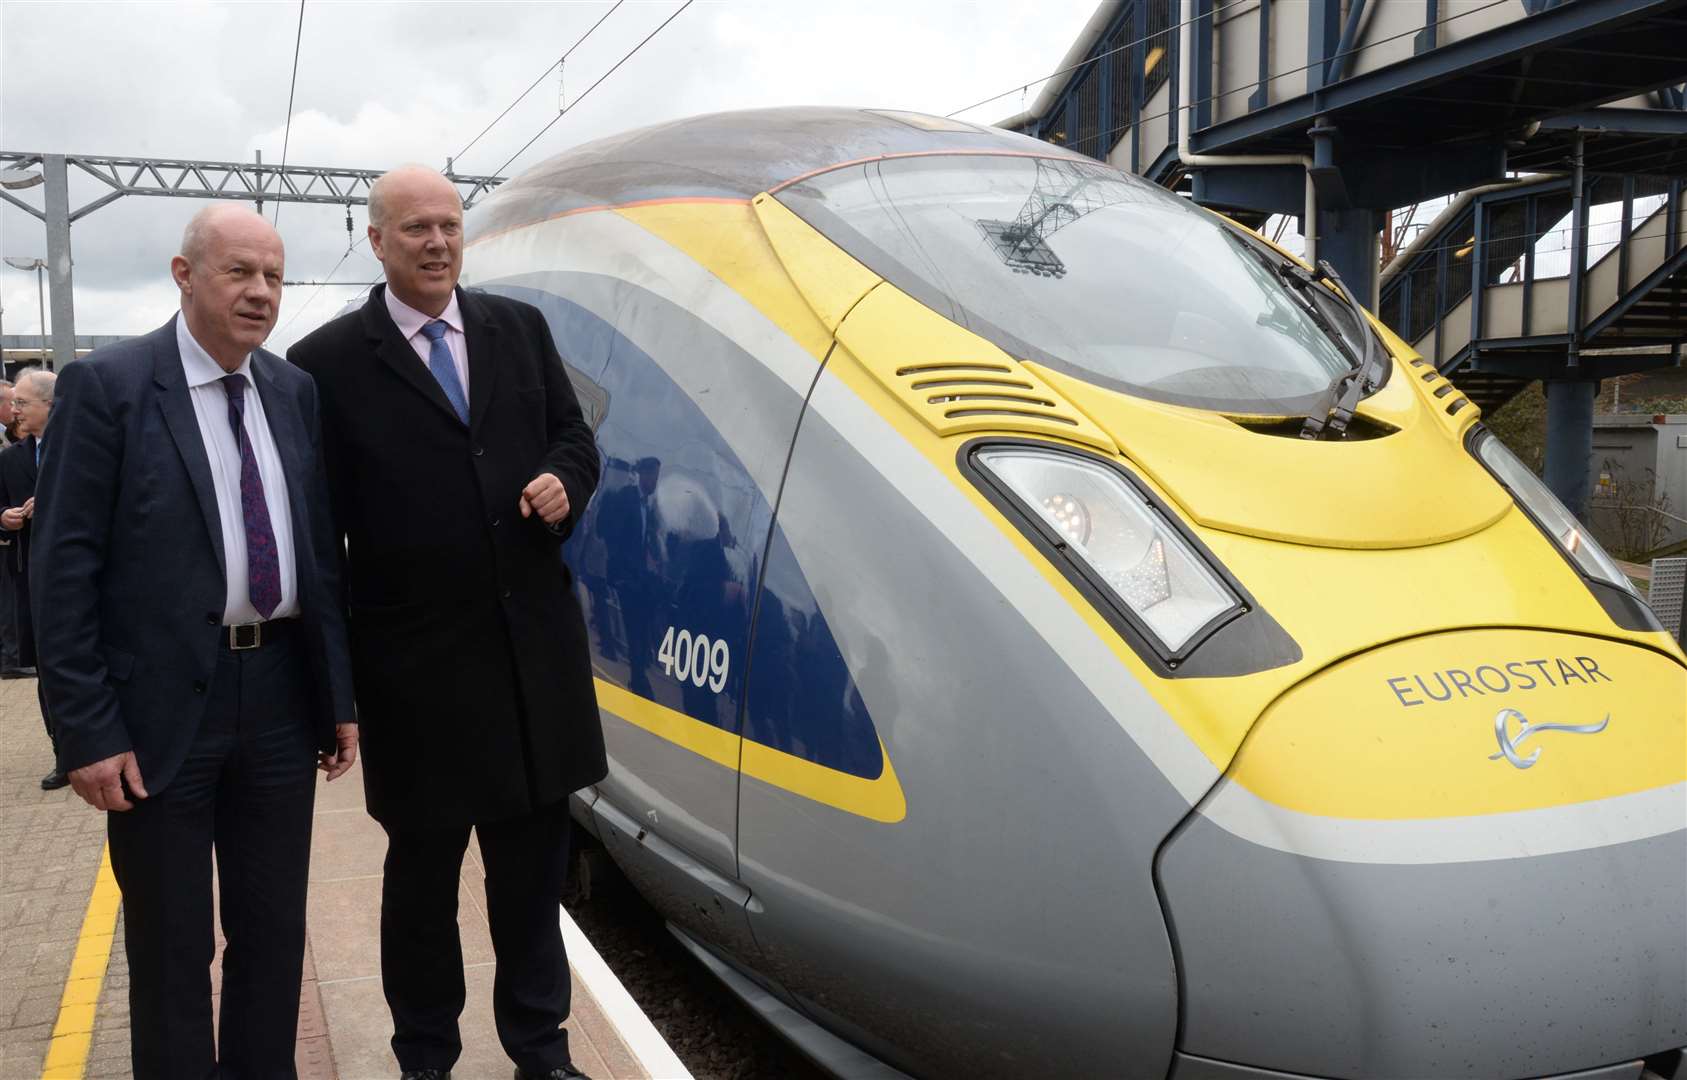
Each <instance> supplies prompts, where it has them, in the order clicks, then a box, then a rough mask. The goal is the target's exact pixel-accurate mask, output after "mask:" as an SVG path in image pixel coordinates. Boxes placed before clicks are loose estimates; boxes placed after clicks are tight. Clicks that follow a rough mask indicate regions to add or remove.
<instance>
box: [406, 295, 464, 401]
mask: <svg viewBox="0 0 1687 1080" xmlns="http://www.w3.org/2000/svg"><path fill="white" fill-rule="evenodd" d="M385 293H386V298H387V314H388V315H391V316H392V321H393V323H394V324H395V325H396V326H397V327H398V333H399V336H400V337H402V338H403V339H404V340H405V341H408V342H409V343H410V347H411V348H412V349H415V350H416V355H417V356H419V357H421V358H422V366H423V367H426V368H427V369H428V374H429V375H430V376H431V375H432V374H433V368H432V367H429V365H428V356H429V353H430V352H431V351H432V349H433V342H431V341H429V340H428V336H427V335H426V334H424V333H422V327H424V326H426V325H428V323H431V322H433V321H434V319H436V318H437V319H441V320H443V321H444V323H445V327H446V329H445V344H447V345H449V346H450V347H451V361H452V363H454V364H455V365H456V367H457V381H458V382H460V383H462V384H463V400H464V401H473V400H474V399H473V398H471V397H469V343H468V339H467V338H465V337H464V336H463V313H462V312H461V311H459V310H458V308H457V294H456V293H455V292H453V293H452V294H451V301H450V302H449V303H447V304H446V305H445V310H444V311H442V312H440V313H439V314H438V315H437V316H436V315H424V314H423V313H421V312H420V311H417V310H416V309H415V308H413V307H411V306H410V305H409V304H406V303H405V302H404V301H402V300H400V299H399V298H398V297H396V296H394V295H393V294H392V287H391V286H390V285H389V286H388V287H387V288H386V290H385Z"/></svg>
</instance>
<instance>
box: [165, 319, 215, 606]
mask: <svg viewBox="0 0 1687 1080" xmlns="http://www.w3.org/2000/svg"><path fill="white" fill-rule="evenodd" d="M179 318H181V316H180V315H177V316H176V319H179ZM152 381H153V385H155V386H156V387H158V407H159V409H161V410H162V411H163V413H164V424H165V426H166V427H168V428H169V429H170V438H171V439H173V440H175V443H176V452H177V453H179V454H180V455H181V457H182V464H183V465H185V466H186V467H187V475H188V479H189V480H190V481H191V482H192V484H193V494H194V497H195V498H196V499H197V500H198V502H199V512H200V515H201V516H202V517H203V518H204V519H205V528H206V530H207V531H209V532H210V534H211V547H212V548H213V549H214V550H215V551H216V553H217V566H218V567H219V568H220V569H221V570H222V572H223V580H224V581H227V580H228V555H227V553H226V552H224V551H223V524H222V517H221V515H220V514H218V512H217V489H216V488H215V487H214V486H212V483H211V459H210V458H209V457H208V456H207V455H206V453H205V439H204V437H203V436H201V435H200V433H199V418H198V416H196V415H195V414H194V411H193V402H192V400H191V399H189V397H188V390H187V376H186V375H184V374H183V373H182V354H181V350H180V349H178V348H177V347H176V321H175V319H171V320H170V321H169V322H167V323H165V324H164V327H163V329H161V330H158V331H155V333H154V337H153V342H152Z"/></svg>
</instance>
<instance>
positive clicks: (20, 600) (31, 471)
mask: <svg viewBox="0 0 1687 1080" xmlns="http://www.w3.org/2000/svg"><path fill="white" fill-rule="evenodd" d="M57 378H58V376H56V375H54V374H53V373H52V372H51V371H44V370H42V369H41V368H25V369H24V370H23V371H20V372H18V378H17V383H16V384H15V385H14V386H13V388H12V407H13V408H14V409H15V410H16V413H17V418H18V421H17V424H18V433H19V435H21V436H22V438H21V440H20V441H19V442H16V443H13V444H12V445H11V446H8V447H6V449H5V450H0V528H4V529H5V530H6V534H7V535H8V536H10V537H11V538H12V544H11V551H10V552H9V561H10V562H11V564H12V597H13V600H12V604H13V611H14V613H15V625H16V627H17V635H18V666H19V669H20V670H23V671H29V670H32V669H34V668H35V666H36V664H35V628H34V621H33V619H32V618H31V614H32V612H31V607H30V602H29V563H30V558H29V556H30V548H31V546H32V544H33V538H34V534H35V527H34V518H35V480H36V476H37V475H38V473H39V471H40V468H41V454H42V452H43V450H44V448H45V446H46V438H47V421H48V420H49V419H51V417H52V414H53V384H54V381H55V380H56V379H57ZM36 697H37V698H38V699H39V700H40V702H41V721H42V723H43V724H45V725H46V728H47V738H48V740H49V741H50V742H51V743H52V744H53V747H54V753H55V764H54V765H53V768H52V771H50V772H49V773H47V775H46V776H43V777H42V778H41V790H43V791H57V790H58V789H59V788H62V787H64V786H65V785H66V784H68V783H70V781H69V779H67V778H66V777H65V774H64V770H63V769H61V768H60V767H59V766H58V764H57V763H56V754H57V748H58V732H57V727H56V725H55V724H54V723H53V714H52V710H51V709H49V708H48V706H47V695H46V693H45V691H44V690H43V689H42V687H41V686H40V685H39V684H37V686H36Z"/></svg>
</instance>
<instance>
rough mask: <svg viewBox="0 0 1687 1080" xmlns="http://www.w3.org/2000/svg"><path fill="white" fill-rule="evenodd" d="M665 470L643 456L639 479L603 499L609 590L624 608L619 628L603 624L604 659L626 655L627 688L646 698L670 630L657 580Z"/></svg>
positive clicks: (601, 515) (601, 521) (600, 522)
mask: <svg viewBox="0 0 1687 1080" xmlns="http://www.w3.org/2000/svg"><path fill="white" fill-rule="evenodd" d="M661 469H662V465H661V462H659V461H657V460H656V459H655V458H649V457H647V458H642V459H640V460H639V462H638V464H637V465H635V466H634V467H633V472H634V475H635V478H636V479H635V482H634V483H631V484H625V485H623V486H621V487H618V488H616V489H615V490H613V491H610V492H608V493H606V494H604V495H602V496H600V497H599V499H598V533H599V535H600V536H602V537H603V542H604V547H605V548H606V549H607V550H606V551H605V553H604V556H605V557H604V562H605V565H606V567H607V568H608V575H609V581H610V583H611V584H610V591H611V592H612V594H613V595H614V597H615V600H616V604H617V606H618V607H619V608H620V609H621V624H620V626H619V627H614V626H612V625H611V626H606V627H604V630H605V631H606V632H605V633H604V634H603V636H602V641H603V643H604V646H603V651H604V658H605V659H612V658H614V657H619V656H625V657H626V658H627V662H628V664H629V666H630V668H631V670H630V672H629V673H628V677H627V689H629V690H631V691H632V692H633V693H635V694H638V695H640V696H641V697H650V696H651V691H650V667H651V665H652V663H653V661H654V657H655V652H656V642H657V640H658V638H659V636H660V635H661V633H662V631H663V630H664V629H665V627H664V626H659V625H657V614H658V610H657V609H658V608H659V607H661V605H660V604H659V603H658V602H657V601H658V599H659V598H660V595H661V592H660V590H659V588H658V587H657V586H658V583H657V579H656V572H657V570H658V568H659V556H658V552H659V550H660V548H659V541H658V535H659V534H658V529H657V521H656V517H657V515H656V502H655V495H656V483H657V480H658V479H659V477H660V475H661ZM605 621H606V622H611V621H612V620H605ZM612 648H613V650H614V652H613V656H612V654H611V649H612Z"/></svg>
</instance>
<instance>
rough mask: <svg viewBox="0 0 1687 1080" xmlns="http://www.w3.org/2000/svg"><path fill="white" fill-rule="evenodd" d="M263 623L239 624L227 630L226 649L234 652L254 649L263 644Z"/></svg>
mask: <svg viewBox="0 0 1687 1080" xmlns="http://www.w3.org/2000/svg"><path fill="white" fill-rule="evenodd" d="M263 625H264V624H263V623H255V622H249V623H239V624H236V625H234V626H231V627H229V628H228V647H229V648H230V649H233V650H234V651H235V652H241V651H243V650H245V649H255V648H257V647H258V646H259V645H262V644H263V643H264V633H263V629H262V627H263Z"/></svg>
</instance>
